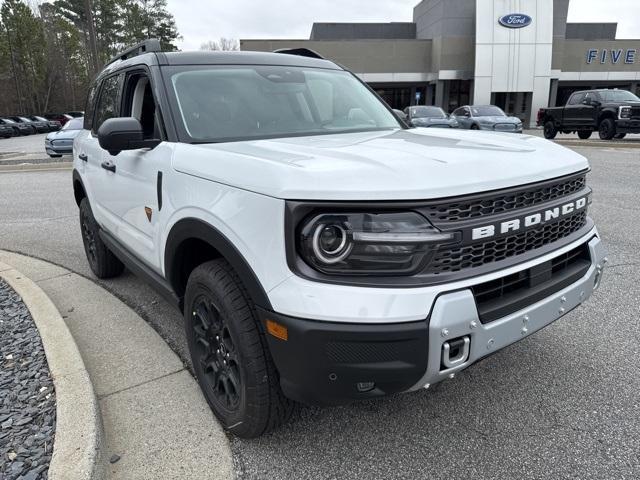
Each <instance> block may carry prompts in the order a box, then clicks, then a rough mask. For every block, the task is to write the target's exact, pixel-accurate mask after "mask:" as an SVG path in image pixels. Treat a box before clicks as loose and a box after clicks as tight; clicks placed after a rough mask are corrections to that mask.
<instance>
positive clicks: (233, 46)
mask: <svg viewBox="0 0 640 480" xmlns="http://www.w3.org/2000/svg"><path fill="white" fill-rule="evenodd" d="M200 50H222V51H233V50H240V42H238V40H236V39H235V38H225V37H220V39H219V40H217V41H216V40H209V41H208V42H205V43H203V44H202V45H200Z"/></svg>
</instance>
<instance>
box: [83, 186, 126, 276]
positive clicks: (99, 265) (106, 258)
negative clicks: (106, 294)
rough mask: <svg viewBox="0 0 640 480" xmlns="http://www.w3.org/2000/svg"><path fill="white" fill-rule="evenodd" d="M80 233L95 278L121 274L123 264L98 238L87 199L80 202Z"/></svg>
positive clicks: (98, 231)
mask: <svg viewBox="0 0 640 480" xmlns="http://www.w3.org/2000/svg"><path fill="white" fill-rule="evenodd" d="M80 233H81V234H82V243H83V245H84V252H85V254H86V255H87V261H88V262H89V266H90V267H91V271H92V272H93V273H94V275H95V276H96V277H98V278H112V277H117V276H118V275H120V274H121V273H122V272H123V270H124V264H123V263H122V262H121V261H120V260H119V259H118V258H117V257H116V256H115V255H114V254H113V253H112V252H111V251H110V250H109V249H108V248H107V246H106V245H105V244H104V242H103V241H102V239H101V238H100V227H99V226H98V223H97V222H96V219H95V218H94V217H93V212H92V211H91V205H89V199H88V198H86V197H85V198H83V199H82V201H81V202H80Z"/></svg>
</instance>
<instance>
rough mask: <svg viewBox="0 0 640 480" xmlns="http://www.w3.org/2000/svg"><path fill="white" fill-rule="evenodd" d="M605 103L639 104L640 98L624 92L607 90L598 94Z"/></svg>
mask: <svg viewBox="0 0 640 480" xmlns="http://www.w3.org/2000/svg"><path fill="white" fill-rule="evenodd" d="M600 94H601V95H602V96H603V97H604V101H605V102H640V98H638V97H636V96H635V95H634V94H633V93H631V92H627V91H626V90H607V91H605V92H600Z"/></svg>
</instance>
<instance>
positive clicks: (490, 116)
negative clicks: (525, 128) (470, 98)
mask: <svg viewBox="0 0 640 480" xmlns="http://www.w3.org/2000/svg"><path fill="white" fill-rule="evenodd" d="M451 116H452V117H453V118H455V119H456V120H457V121H458V123H460V128H467V129H471V130H491V131H495V132H514V133H522V120H520V119H519V118H518V117H509V116H508V115H507V114H506V113H504V112H503V111H502V109H500V108H498V107H496V106H495V105H465V106H464V107H460V108H458V109H456V110H455V111H454V112H453V114H452V115H451Z"/></svg>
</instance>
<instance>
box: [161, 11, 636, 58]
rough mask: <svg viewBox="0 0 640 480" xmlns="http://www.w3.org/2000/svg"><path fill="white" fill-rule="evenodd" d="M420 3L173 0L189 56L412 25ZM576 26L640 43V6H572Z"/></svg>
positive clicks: (571, 15)
mask: <svg viewBox="0 0 640 480" xmlns="http://www.w3.org/2000/svg"><path fill="white" fill-rule="evenodd" d="M417 3H419V0H340V1H338V0H315V1H313V2H308V1H305V0H168V5H169V10H170V11H171V13H173V15H174V16H175V18H176V22H177V24H178V30H179V31H180V33H181V34H182V36H183V40H182V42H180V44H179V46H180V48H181V49H183V50H193V49H198V48H199V47H200V45H201V44H202V43H203V42H206V41H207V40H214V39H218V38H220V37H231V38H238V39H240V38H309V33H310V31H311V25H312V24H313V22H410V21H411V20H412V15H413V7H414V6H415V5H416V4H417ZM569 21H570V22H618V24H619V25H618V38H640V0H571V6H570V7H569Z"/></svg>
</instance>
